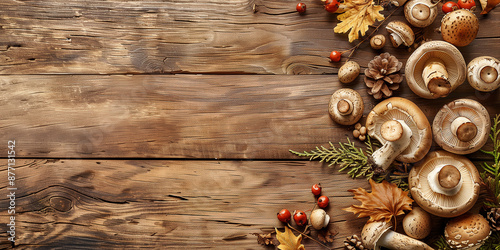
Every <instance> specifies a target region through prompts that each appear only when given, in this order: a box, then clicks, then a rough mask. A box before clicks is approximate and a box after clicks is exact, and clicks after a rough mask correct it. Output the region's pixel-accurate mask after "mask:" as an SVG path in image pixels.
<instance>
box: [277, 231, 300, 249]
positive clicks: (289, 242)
mask: <svg viewBox="0 0 500 250" xmlns="http://www.w3.org/2000/svg"><path fill="white" fill-rule="evenodd" d="M275 230H276V238H277V239H278V240H279V242H280V245H279V246H278V248H279V249H281V250H305V248H304V245H302V244H301V241H302V235H299V236H295V235H294V234H293V233H292V230H291V229H290V228H288V227H285V232H284V233H282V232H280V231H278V229H275Z"/></svg>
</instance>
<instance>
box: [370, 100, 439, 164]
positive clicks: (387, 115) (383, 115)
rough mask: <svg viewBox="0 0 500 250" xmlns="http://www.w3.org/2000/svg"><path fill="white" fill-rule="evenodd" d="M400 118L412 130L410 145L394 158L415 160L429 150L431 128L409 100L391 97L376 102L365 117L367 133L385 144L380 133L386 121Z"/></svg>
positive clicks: (422, 114) (410, 161)
mask: <svg viewBox="0 0 500 250" xmlns="http://www.w3.org/2000/svg"><path fill="white" fill-rule="evenodd" d="M390 120H402V121H404V122H405V123H406V125H408V126H409V127H410V129H411V131H412V137H411V142H410V145H409V146H408V147H407V148H406V150H405V151H403V152H402V153H401V154H400V155H399V156H398V157H397V158H396V160H398V161H401V162H408V163H412V162H417V161H419V160H421V159H422V158H424V156H425V155H426V154H427V152H429V149H430V148H431V144H432V130H431V127H430V124H429V121H428V120H427V117H426V116H425V114H424V113H423V112H422V110H420V108H419V107H418V106H417V105H416V104H415V103H413V102H412V101H410V100H407V99H404V98H401V97H391V98H389V99H386V100H384V101H382V102H380V103H379V104H377V105H376V106H375V107H374V108H373V109H372V111H370V113H369V114H368V116H367V118H366V128H367V130H368V135H370V136H371V137H373V138H375V139H377V140H379V141H380V143H382V144H385V143H386V141H387V140H386V139H384V138H383V136H382V134H381V133H380V131H381V127H382V125H383V124H384V123H385V122H386V121H390Z"/></svg>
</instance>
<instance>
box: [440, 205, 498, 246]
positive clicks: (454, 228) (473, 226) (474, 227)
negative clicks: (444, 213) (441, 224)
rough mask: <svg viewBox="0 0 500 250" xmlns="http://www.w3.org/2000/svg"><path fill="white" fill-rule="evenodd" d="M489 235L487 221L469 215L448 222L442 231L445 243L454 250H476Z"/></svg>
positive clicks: (476, 215) (474, 215) (489, 230)
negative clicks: (454, 249)
mask: <svg viewBox="0 0 500 250" xmlns="http://www.w3.org/2000/svg"><path fill="white" fill-rule="evenodd" d="M490 234H491V228H490V225H489V224H488V221H487V220H486V219H485V218H484V217H483V216H481V215H480V214H471V213H467V214H464V215H462V216H459V217H457V218H454V219H452V220H450V221H449V222H448V223H447V224H446V227H445V229H444V237H445V239H446V243H448V245H450V246H451V247H452V248H456V249H478V248H479V247H481V245H482V244H483V243H484V242H485V241H486V240H487V239H488V237H489V236H490Z"/></svg>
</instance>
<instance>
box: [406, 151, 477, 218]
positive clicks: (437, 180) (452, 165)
mask: <svg viewBox="0 0 500 250" xmlns="http://www.w3.org/2000/svg"><path fill="white" fill-rule="evenodd" d="M480 181H481V179H480V176H479V172H478V171H477V169H476V167H475V166H474V164H473V163H472V162H471V161H470V160H469V159H467V158H466V157H464V156H460V155H455V154H452V153H449V152H446V151H443V150H439V151H434V152H431V153H429V154H428V155H427V156H426V157H425V158H424V159H423V160H422V161H420V162H419V163H417V164H416V165H415V166H414V167H413V168H412V170H411V171H410V174H409V177H408V184H409V188H410V192H411V195H412V198H413V199H414V200H415V202H416V203H417V204H418V205H419V206H420V207H421V208H422V209H424V210H425V211H427V212H429V213H431V214H434V215H437V216H440V217H454V216H459V215H461V214H464V213H465V212H467V211H468V210H469V209H470V208H472V206H474V204H475V203H476V201H477V198H478V197H479V190H480Z"/></svg>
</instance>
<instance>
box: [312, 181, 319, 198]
mask: <svg viewBox="0 0 500 250" xmlns="http://www.w3.org/2000/svg"><path fill="white" fill-rule="evenodd" d="M311 192H312V193H313V194H314V195H320V194H321V185H320V184H319V183H318V184H314V185H313V186H312V187H311Z"/></svg>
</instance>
